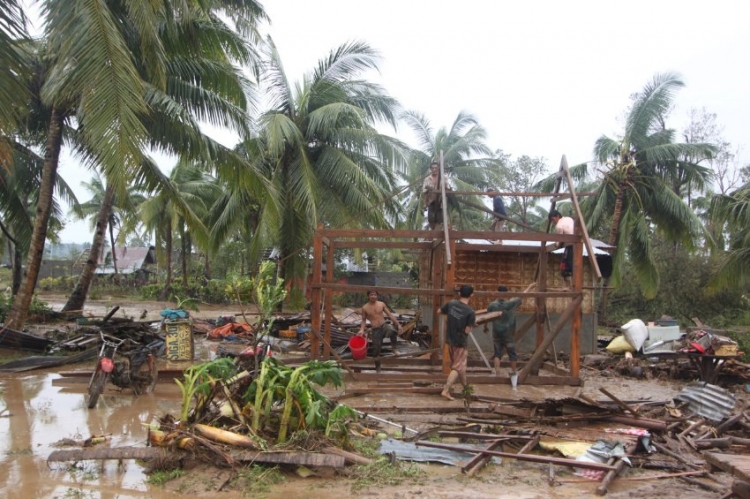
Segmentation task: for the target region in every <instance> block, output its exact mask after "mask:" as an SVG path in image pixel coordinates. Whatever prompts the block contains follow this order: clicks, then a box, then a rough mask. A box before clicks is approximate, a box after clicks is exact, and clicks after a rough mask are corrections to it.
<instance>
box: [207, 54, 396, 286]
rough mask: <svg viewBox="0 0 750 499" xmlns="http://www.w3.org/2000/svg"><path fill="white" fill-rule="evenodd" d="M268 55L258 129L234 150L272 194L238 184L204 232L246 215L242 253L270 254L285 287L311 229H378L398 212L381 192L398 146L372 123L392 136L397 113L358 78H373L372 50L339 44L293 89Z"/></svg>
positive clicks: (233, 224) (298, 270)
mask: <svg viewBox="0 0 750 499" xmlns="http://www.w3.org/2000/svg"><path fill="white" fill-rule="evenodd" d="M269 47H270V51H269V54H268V60H267V62H266V63H265V65H264V66H263V68H262V69H263V71H262V73H261V84H262V85H265V86H266V95H267V99H268V101H269V102H270V108H269V109H268V110H267V111H265V112H264V113H262V114H261V116H260V119H259V120H258V134H257V137H255V138H253V139H251V140H248V141H246V142H244V143H243V144H241V146H240V147H241V149H242V150H243V152H244V154H246V156H247V157H248V158H249V160H250V161H251V162H254V163H255V164H256V165H258V167H259V168H261V169H263V170H264V171H265V174H266V178H267V179H268V180H269V181H270V183H271V184H272V186H273V190H264V191H261V192H257V190H256V192H250V189H251V188H252V185H250V184H248V182H247V181H243V180H242V179H241V178H239V176H238V178H237V182H231V183H230V191H229V192H227V193H226V195H225V196H223V197H222V199H221V200H220V203H219V204H218V205H217V206H216V207H215V210H214V215H215V223H214V228H213V231H214V232H213V233H214V239H215V240H217V241H220V240H223V239H224V236H225V235H226V234H228V233H230V231H232V230H234V229H236V228H237V227H238V224H241V223H243V222H244V218H245V217H244V214H246V213H247V209H250V210H252V209H254V207H256V208H257V210H258V211H257V213H255V220H256V223H257V225H256V226H255V227H252V228H248V229H252V230H253V234H254V236H255V237H253V238H252V246H251V252H252V253H251V254H252V255H255V256H256V257H257V256H258V255H259V254H260V250H261V249H262V248H264V247H268V246H277V247H278V248H279V250H280V254H281V256H280V265H279V270H278V271H279V273H280V275H282V276H284V277H285V279H286V280H287V282H291V278H293V277H301V276H302V275H304V272H305V271H306V260H305V259H304V258H303V255H302V254H301V253H300V250H305V249H307V248H308V247H309V246H310V244H311V243H312V235H313V230H314V229H315V227H316V226H317V225H318V224H319V223H324V224H327V225H329V226H334V227H341V226H345V225H348V226H364V227H386V226H387V224H388V221H387V220H388V218H387V215H388V214H394V213H395V212H396V210H397V209H398V207H397V205H396V203H395V202H393V201H392V200H390V199H389V193H390V192H391V191H392V190H393V188H394V185H395V182H396V176H395V174H394V172H395V169H397V168H399V167H400V166H401V164H402V163H403V153H404V151H405V147H404V146H403V144H401V142H399V141H397V140H395V139H393V138H390V137H387V136H385V135H383V134H381V133H379V132H378V130H377V129H376V128H375V125H376V124H377V123H378V122H385V123H386V124H390V125H392V126H394V127H395V125H396V112H397V109H398V104H397V102H396V101H395V100H394V99H393V98H391V97H390V96H388V95H387V94H386V92H385V91H384V90H383V89H382V88H381V87H380V86H378V85H375V84H373V83H370V82H368V81H366V80H363V79H361V74H362V73H363V72H365V71H368V70H372V69H377V65H378V60H379V56H378V54H377V52H376V51H374V50H373V49H372V48H370V47H369V46H367V45H366V44H364V43H361V42H351V43H347V44H344V45H342V46H340V47H339V48H338V49H336V50H334V51H332V52H331V53H330V55H329V56H328V57H327V58H325V59H323V60H321V61H320V62H319V63H318V66H317V68H316V69H315V70H314V71H313V72H312V73H310V74H307V75H306V76H305V77H304V78H303V79H302V81H301V82H299V83H297V84H296V85H294V86H293V85H292V84H291V83H290V81H289V80H288V79H287V75H286V73H285V72H284V68H283V65H282V63H281V59H280V57H279V54H278V52H277V51H276V48H275V46H274V45H273V43H272V42H271V41H269ZM239 173H241V172H239ZM239 173H238V175H239ZM224 180H228V177H224Z"/></svg>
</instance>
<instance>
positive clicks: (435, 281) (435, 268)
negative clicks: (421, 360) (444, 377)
mask: <svg viewBox="0 0 750 499" xmlns="http://www.w3.org/2000/svg"><path fill="white" fill-rule="evenodd" d="M442 251H443V247H442V246H438V247H436V248H433V249H432V258H431V264H432V289H439V288H442V287H443V275H444V274H443V253H442ZM444 298H445V297H443V296H440V295H435V296H433V297H432V300H431V301H432V348H443V343H441V338H440V324H441V321H442V320H443V319H442V317H441V315H440V314H439V313H438V309H439V308H440V306H441V305H442V304H443V299H444ZM431 358H432V360H433V361H435V362H437V361H438V358H437V355H433V356H431Z"/></svg>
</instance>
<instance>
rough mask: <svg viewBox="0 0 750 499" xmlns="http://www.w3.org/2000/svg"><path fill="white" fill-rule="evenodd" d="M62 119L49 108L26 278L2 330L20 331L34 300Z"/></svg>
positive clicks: (57, 156) (59, 143)
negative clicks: (5, 328)
mask: <svg viewBox="0 0 750 499" xmlns="http://www.w3.org/2000/svg"><path fill="white" fill-rule="evenodd" d="M64 119H65V117H64V115H63V112H62V111H60V110H59V109H57V108H55V107H53V108H52V112H51V114H50V118H49V120H50V121H49V127H48V129H47V143H46V145H45V150H44V164H43V166H42V178H41V183H40V185H39V201H38V203H37V206H36V216H35V217H34V228H33V230H32V233H31V243H30V244H29V254H28V257H27V259H26V278H25V280H24V281H23V283H22V284H21V287H20V289H19V290H18V294H16V297H15V299H14V300H13V305H12V306H11V307H10V311H9V312H8V316H7V317H6V320H5V326H6V327H8V328H11V329H21V328H22V327H23V325H24V323H25V322H26V317H27V316H28V314H29V307H30V306H31V300H32V298H33V297H34V288H36V281H37V278H38V277H39V269H40V268H41V266H42V257H43V256H44V243H45V241H46V240H47V230H48V228H49V218H50V214H51V213H52V199H53V196H54V187H55V181H56V179H57V166H58V164H59V160H60V149H61V148H62V139H63V134H62V127H63V121H64Z"/></svg>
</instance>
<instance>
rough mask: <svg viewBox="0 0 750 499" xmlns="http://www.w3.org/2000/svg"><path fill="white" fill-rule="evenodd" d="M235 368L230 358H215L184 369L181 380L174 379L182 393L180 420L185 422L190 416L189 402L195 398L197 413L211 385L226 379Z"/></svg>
mask: <svg viewBox="0 0 750 499" xmlns="http://www.w3.org/2000/svg"><path fill="white" fill-rule="evenodd" d="M236 371H237V369H236V367H235V365H234V363H233V362H232V360H231V359H216V360H212V361H210V362H203V363H201V364H196V365H194V366H190V367H188V368H187V369H185V373H184V374H183V380H184V381H180V380H179V379H175V380H174V381H175V383H177V386H178V387H179V388H180V392H181V393H182V407H181V409H180V422H181V423H184V422H187V420H188V417H189V416H190V402H191V401H192V400H193V399H195V410H194V413H199V412H201V411H202V408H203V407H205V405H206V403H207V402H208V399H209V397H210V395H211V386H212V385H213V383H214V382H215V381H216V380H217V379H227V378H230V377H232V376H233V375H234V374H235V373H236Z"/></svg>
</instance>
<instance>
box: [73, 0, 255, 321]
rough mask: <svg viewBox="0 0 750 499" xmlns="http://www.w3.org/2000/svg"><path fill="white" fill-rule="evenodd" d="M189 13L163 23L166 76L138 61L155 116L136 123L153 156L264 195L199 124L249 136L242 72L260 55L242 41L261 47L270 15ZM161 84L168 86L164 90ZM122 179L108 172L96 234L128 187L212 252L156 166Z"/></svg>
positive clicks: (91, 265) (135, 45) (82, 292)
mask: <svg viewBox="0 0 750 499" xmlns="http://www.w3.org/2000/svg"><path fill="white" fill-rule="evenodd" d="M185 7H186V5H183V6H182V7H175V10H174V11H172V12H170V15H167V16H165V17H164V19H163V21H162V25H161V28H160V30H159V35H158V36H159V40H160V42H161V43H162V45H163V48H164V54H163V55H164V57H165V69H164V73H163V74H161V73H159V74H154V72H153V70H152V68H151V66H150V65H149V61H148V60H147V59H136V65H137V70H138V72H139V74H140V76H141V77H142V78H143V86H144V96H145V99H146V102H147V103H148V107H149V110H150V112H149V113H143V114H141V115H139V119H140V120H141V121H142V124H143V126H144V127H145V128H146V130H147V131H148V136H149V137H148V138H149V144H148V145H149V146H150V147H151V148H152V149H153V150H156V151H159V152H162V153H166V154H170V155H176V156H179V157H180V158H183V159H184V160H191V161H198V162H203V163H206V164H211V165H215V166H214V167H215V168H216V170H217V171H220V172H224V171H227V170H228V171H230V172H234V171H236V170H241V171H243V172H244V176H245V178H246V181H248V182H253V183H254V184H255V185H257V186H260V187H262V186H263V181H262V177H261V176H260V175H258V174H256V173H254V172H253V170H252V168H251V167H250V165H248V163H246V162H244V161H243V160H242V158H241V157H240V156H239V155H237V154H236V153H234V152H233V151H231V150H229V149H227V148H226V147H224V146H222V145H221V144H218V143H216V142H215V141H214V140H212V139H210V138H209V137H208V136H206V135H205V134H203V133H202V132H201V130H200V126H199V121H201V120H202V121H204V122H207V123H210V124H212V125H214V126H217V127H227V128H230V129H232V130H234V131H235V132H237V133H238V134H239V135H240V136H246V135H247V134H248V133H249V129H248V128H247V121H248V120H247V114H246V112H247V110H248V108H250V107H251V106H252V100H251V96H252V93H251V88H250V83H249V82H248V81H247V79H246V78H245V76H244V75H243V74H242V70H241V66H248V65H252V64H254V63H255V61H256V60H257V54H256V51H255V48H254V47H253V46H252V45H251V44H250V43H248V42H246V41H245V40H244V39H243V38H242V36H241V35H240V33H242V34H244V35H245V36H247V37H248V38H249V39H257V36H255V34H254V26H255V24H256V23H257V22H259V21H261V20H263V19H265V13H264V11H263V9H262V8H260V7H259V5H258V4H257V2H254V1H253V0H243V1H240V2H235V1H231V0H217V1H212V2H206V3H204V4H203V5H202V6H201V5H197V4H196V5H193V6H191V7H190V8H187V9H186V8H185ZM114 14H115V15H116V16H117V18H118V19H119V24H120V25H121V26H123V32H124V33H126V34H127V35H129V36H127V37H126V43H127V44H128V47H129V49H130V50H131V51H132V53H134V54H141V48H140V47H141V44H142V43H143V41H144V40H143V38H142V36H138V30H136V29H134V28H132V27H130V25H131V24H132V22H133V21H132V20H131V19H130V17H129V11H127V10H126V9H123V8H122V6H121V7H120V9H119V10H114ZM216 14H223V16H218V15H216ZM225 19H232V20H233V21H234V28H236V29H232V28H233V27H232V26H230V25H228V24H227V22H226V20H225ZM238 31H239V32H238ZM162 77H163V79H164V80H165V83H166V84H163V83H162V82H161V78H162ZM81 153H82V156H84V157H85V158H88V159H89V160H90V163H91V165H92V168H99V163H98V157H97V156H96V154H94V151H92V150H91V148H81ZM207 168H209V167H207ZM117 173H118V174H117V175H113V172H107V171H106V170H104V171H103V174H104V175H105V177H106V179H107V190H106V191H105V194H107V196H106V197H105V198H103V201H106V202H103V203H102V204H101V211H100V212H99V215H98V217H99V218H98V219H99V222H98V223H97V227H99V226H101V228H102V229H103V228H104V227H105V226H106V224H107V220H108V219H109V218H110V217H111V216H112V208H113V201H114V197H115V194H116V192H117V193H118V196H119V198H120V199H125V197H126V196H127V189H125V188H124V187H123V186H122V182H123V181H130V182H132V183H134V184H136V185H138V187H139V188H140V189H144V190H146V191H150V192H153V193H155V192H158V193H160V195H161V194H163V195H165V196H168V197H169V198H170V203H172V204H174V205H175V207H176V209H178V210H179V212H180V216H181V217H182V220H185V221H186V222H187V223H188V224H189V225H190V228H191V229H192V230H191V237H193V238H194V239H195V240H196V241H197V242H198V243H200V244H201V245H202V246H203V247H204V248H207V247H208V246H209V244H208V237H207V230H206V229H205V227H204V226H203V224H202V221H201V220H200V218H199V217H198V216H196V215H195V214H194V213H193V211H192V209H191V207H190V205H189V204H188V203H187V202H186V201H185V200H184V199H183V198H182V197H181V195H180V193H179V192H178V191H177V190H175V188H174V184H173V182H171V181H170V180H169V178H167V177H166V176H165V175H164V174H163V173H162V172H161V171H160V169H159V168H158V167H157V166H156V164H155V163H154V162H153V161H151V160H149V159H148V158H143V159H142V161H141V163H140V164H138V165H136V166H135V167H134V168H133V169H132V170H131V171H130V172H125V173H126V174H125V175H122V172H117ZM128 173H129V174H128ZM128 225H132V224H128ZM102 236H103V232H100V231H99V230H97V231H96V232H95V234H94V243H93V244H92V247H91V258H90V259H89V262H88V263H87V264H86V265H85V266H84V268H83V270H82V272H81V276H80V278H79V281H78V284H77V285H76V289H75V291H74V292H73V293H72V294H71V295H70V297H69V299H68V302H67V303H66V305H65V307H64V310H78V309H80V308H81V307H82V306H83V303H84V302H85V299H86V295H87V293H88V287H89V285H90V282H91V280H92V278H93V272H94V269H95V267H96V263H95V262H96V258H98V256H99V252H100V251H101V247H102V243H103V239H102Z"/></svg>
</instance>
